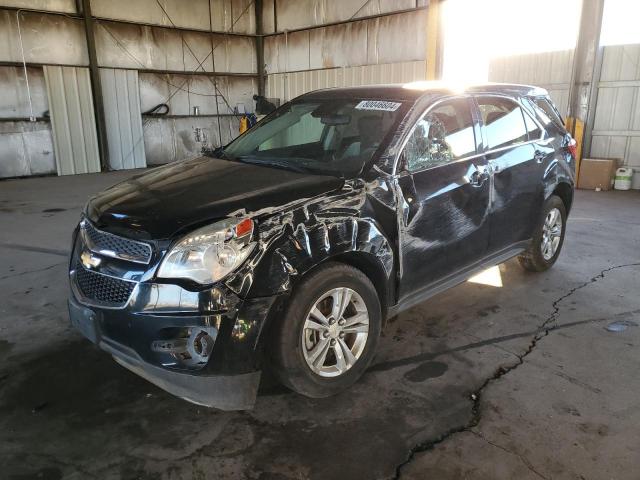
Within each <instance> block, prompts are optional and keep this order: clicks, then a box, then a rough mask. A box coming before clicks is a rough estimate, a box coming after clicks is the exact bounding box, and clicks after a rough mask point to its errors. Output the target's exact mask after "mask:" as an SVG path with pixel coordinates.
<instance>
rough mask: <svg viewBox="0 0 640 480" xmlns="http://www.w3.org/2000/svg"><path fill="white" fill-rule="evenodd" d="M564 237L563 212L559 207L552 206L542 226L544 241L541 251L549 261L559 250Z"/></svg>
mask: <svg viewBox="0 0 640 480" xmlns="http://www.w3.org/2000/svg"><path fill="white" fill-rule="evenodd" d="M561 238H562V214H561V213H560V210H558V209H557V208H552V209H551V210H549V213H547V216H546V218H545V220H544V225H543V227H542V242H541V243H540V251H541V252H542V257H543V258H544V259H545V260H547V261H549V260H551V259H552V258H553V256H554V255H555V254H556V252H557V251H558V246H559V245H560V239H561Z"/></svg>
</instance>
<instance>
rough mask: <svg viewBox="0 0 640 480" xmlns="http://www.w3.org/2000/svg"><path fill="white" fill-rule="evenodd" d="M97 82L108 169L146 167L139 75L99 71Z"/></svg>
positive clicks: (120, 71)
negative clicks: (99, 91) (102, 111)
mask: <svg viewBox="0 0 640 480" xmlns="http://www.w3.org/2000/svg"><path fill="white" fill-rule="evenodd" d="M100 80H101V84H102V95H103V101H104V114H105V120H106V130H107V144H108V147H109V166H110V167H111V168H112V169H113V170H123V169H128V168H144V167H146V166H147V161H146V159H145V154H144V138H143V133H142V116H141V113H140V89H139V87H138V72H137V71H135V70H120V69H111V68H110V69H105V68H102V69H100Z"/></svg>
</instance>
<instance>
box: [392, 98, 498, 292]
mask: <svg viewBox="0 0 640 480" xmlns="http://www.w3.org/2000/svg"><path fill="white" fill-rule="evenodd" d="M472 107H473V100H472V99H471V98H470V97H457V98H452V99H447V100H442V101H440V102H438V103H436V104H434V105H433V106H432V107H430V108H429V109H427V111H426V112H425V115H424V116H423V117H422V118H421V119H420V120H419V121H418V122H417V123H416V125H415V126H414V129H413V131H412V133H411V134H410V135H409V137H408V138H407V141H406V145H405V147H404V149H403V151H402V153H401V164H400V173H399V176H398V184H399V187H400V189H401V194H402V198H401V199H400V202H401V204H403V205H404V208H402V209H401V210H402V215H401V217H402V218H401V220H400V222H401V225H400V262H401V282H400V297H401V299H402V298H406V297H407V296H409V295H411V294H412V293H415V292H417V291H419V290H421V289H423V288H425V287H427V286H429V285H430V284H433V283H435V282H437V281H438V280H441V279H443V278H445V277H447V276H449V275H451V274H454V273H457V272H459V271H460V270H461V269H463V268H464V267H466V266H468V265H470V264H472V263H473V262H476V261H478V260H480V259H481V258H482V257H483V256H484V255H485V254H486V252H487V246H488V240H489V222H488V218H489V208H490V206H489V201H490V191H491V190H490V185H491V182H490V176H489V174H488V172H487V162H486V160H485V159H484V157H483V156H482V155H478V153H477V146H476V140H477V139H478V140H479V139H480V126H479V123H478V121H477V118H476V117H475V115H474V113H475V110H473V108H472Z"/></svg>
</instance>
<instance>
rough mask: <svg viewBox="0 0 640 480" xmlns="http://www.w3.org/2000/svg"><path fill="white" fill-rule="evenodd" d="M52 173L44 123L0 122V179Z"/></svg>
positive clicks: (48, 133) (50, 146) (53, 166)
mask: <svg viewBox="0 0 640 480" xmlns="http://www.w3.org/2000/svg"><path fill="white" fill-rule="evenodd" d="M55 171H56V163H55V159H54V156H53V140H52V138H51V125H50V124H49V123H48V122H42V121H40V122H25V121H21V122H0V178H7V177H22V176H27V175H42V174H47V173H55Z"/></svg>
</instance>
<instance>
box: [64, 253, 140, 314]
mask: <svg viewBox="0 0 640 480" xmlns="http://www.w3.org/2000/svg"><path fill="white" fill-rule="evenodd" d="M76 285H77V286H78V289H79V290H80V293H81V294H82V296H84V297H85V298H86V299H88V300H92V301H95V302H99V303H102V304H109V305H110V306H113V307H122V306H124V305H125V304H126V303H127V301H128V300H129V297H130V296H131V293H132V292H133V289H134V288H135V286H136V283H135V282H129V281H127V280H120V279H119V278H113V277H108V276H106V275H101V274H99V273H96V272H92V271H90V270H86V269H85V268H84V267H83V266H82V265H81V264H80V263H79V262H78V263H76Z"/></svg>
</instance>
